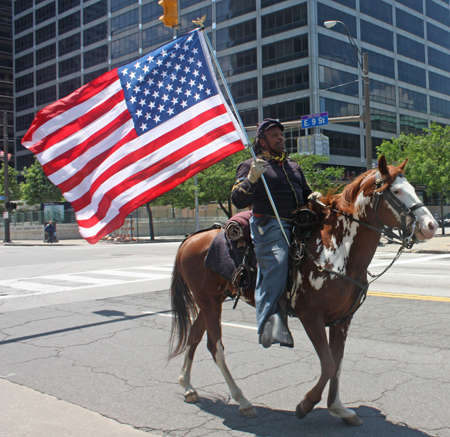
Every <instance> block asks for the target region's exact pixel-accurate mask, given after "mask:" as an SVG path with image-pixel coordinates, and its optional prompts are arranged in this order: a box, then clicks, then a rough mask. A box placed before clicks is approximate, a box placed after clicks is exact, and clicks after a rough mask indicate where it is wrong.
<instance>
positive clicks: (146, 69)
mask: <svg viewBox="0 0 450 437" xmlns="http://www.w3.org/2000/svg"><path fill="white" fill-rule="evenodd" d="M142 70H143V71H144V73H145V74H147V73H148V72H149V71H150V67H149V66H148V65H144V67H143V68H142Z"/></svg>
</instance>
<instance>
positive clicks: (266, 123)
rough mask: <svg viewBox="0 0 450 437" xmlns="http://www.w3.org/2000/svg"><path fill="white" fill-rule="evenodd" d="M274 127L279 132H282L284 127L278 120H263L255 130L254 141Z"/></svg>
mask: <svg viewBox="0 0 450 437" xmlns="http://www.w3.org/2000/svg"><path fill="white" fill-rule="evenodd" d="M274 126H276V127H279V128H280V129H281V132H284V126H283V125H282V124H281V123H280V122H279V121H278V120H275V119H274V118H265V119H264V120H263V121H262V122H261V123H259V125H258V129H257V130H256V140H258V139H259V138H260V137H261V135H262V134H263V133H264V132H265V131H266V130H267V129H270V128H271V127H274Z"/></svg>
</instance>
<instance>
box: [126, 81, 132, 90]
mask: <svg viewBox="0 0 450 437" xmlns="http://www.w3.org/2000/svg"><path fill="white" fill-rule="evenodd" d="M125 86H126V87H127V90H129V89H131V83H130V82H127V84H126V85H125Z"/></svg>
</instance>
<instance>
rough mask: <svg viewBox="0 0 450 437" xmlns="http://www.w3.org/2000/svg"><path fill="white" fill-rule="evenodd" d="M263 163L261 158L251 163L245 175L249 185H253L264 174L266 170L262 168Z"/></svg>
mask: <svg viewBox="0 0 450 437" xmlns="http://www.w3.org/2000/svg"><path fill="white" fill-rule="evenodd" d="M265 162H266V161H264V159H261V158H257V159H256V161H253V162H252V166H251V167H250V171H249V172H248V175H247V178H248V180H249V181H250V183H251V184H255V183H256V181H257V180H258V179H259V178H260V177H261V175H262V174H263V173H265V172H266V170H267V168H265V167H264V164H265Z"/></svg>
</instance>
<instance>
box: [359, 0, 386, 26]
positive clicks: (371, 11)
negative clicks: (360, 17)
mask: <svg viewBox="0 0 450 437" xmlns="http://www.w3.org/2000/svg"><path fill="white" fill-rule="evenodd" d="M359 9H360V11H361V12H362V13H363V14H367V15H370V16H371V17H373V18H376V19H378V20H380V21H384V22H385V23H388V24H392V6H391V5H389V4H388V3H386V2H383V1H381V0H377V1H376V2H374V1H373V0H359Z"/></svg>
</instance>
